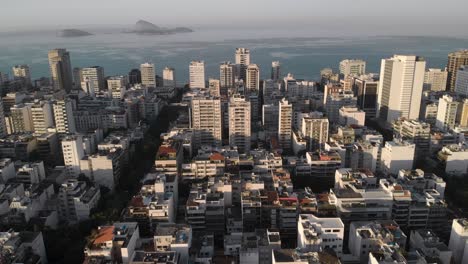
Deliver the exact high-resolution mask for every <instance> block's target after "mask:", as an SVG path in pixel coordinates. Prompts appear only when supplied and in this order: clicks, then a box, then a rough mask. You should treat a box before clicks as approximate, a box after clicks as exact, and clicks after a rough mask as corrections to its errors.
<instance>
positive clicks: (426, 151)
mask: <svg viewBox="0 0 468 264" xmlns="http://www.w3.org/2000/svg"><path fill="white" fill-rule="evenodd" d="M392 126H393V131H394V134H395V137H396V138H400V139H403V140H409V141H411V142H412V143H414V144H415V148H416V149H415V159H416V160H419V161H423V160H424V159H425V158H426V157H428V156H429V155H430V149H431V126H430V125H429V124H427V123H424V122H422V121H418V120H409V119H404V120H396V121H395V122H393V124H392Z"/></svg>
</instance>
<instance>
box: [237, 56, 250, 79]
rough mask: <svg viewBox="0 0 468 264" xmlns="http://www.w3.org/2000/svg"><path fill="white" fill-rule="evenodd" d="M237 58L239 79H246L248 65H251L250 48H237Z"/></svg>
mask: <svg viewBox="0 0 468 264" xmlns="http://www.w3.org/2000/svg"><path fill="white" fill-rule="evenodd" d="M235 58H236V66H237V70H236V74H237V79H239V80H244V81H245V80H246V75H247V73H246V70H247V66H248V65H250V50H249V49H246V48H236V53H235Z"/></svg>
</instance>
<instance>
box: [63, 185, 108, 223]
mask: <svg viewBox="0 0 468 264" xmlns="http://www.w3.org/2000/svg"><path fill="white" fill-rule="evenodd" d="M100 196H101V195H100V192H99V189H97V188H95V187H88V186H86V183H85V182H80V181H77V180H68V181H66V182H65V183H63V184H62V185H61V186H60V189H59V193H58V202H59V206H58V212H59V217H60V219H61V220H64V221H67V222H69V223H77V222H80V221H83V220H87V219H89V217H90V214H91V210H92V209H93V208H95V207H96V206H97V205H98V202H99V198H100Z"/></svg>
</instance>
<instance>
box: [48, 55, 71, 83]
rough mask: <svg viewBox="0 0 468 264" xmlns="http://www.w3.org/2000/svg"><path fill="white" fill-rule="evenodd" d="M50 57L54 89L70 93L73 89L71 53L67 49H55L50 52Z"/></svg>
mask: <svg viewBox="0 0 468 264" xmlns="http://www.w3.org/2000/svg"><path fill="white" fill-rule="evenodd" d="M48 57H49V67H50V73H51V76H52V84H53V86H54V88H55V89H56V90H65V91H66V92H69V91H70V90H71V88H72V87H73V76H72V74H73V72H72V68H71V61H70V53H69V52H68V51H67V50H66V49H53V50H51V51H49V54H48Z"/></svg>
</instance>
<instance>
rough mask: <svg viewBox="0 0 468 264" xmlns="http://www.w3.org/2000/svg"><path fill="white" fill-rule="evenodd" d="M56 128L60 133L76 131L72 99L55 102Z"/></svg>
mask: <svg viewBox="0 0 468 264" xmlns="http://www.w3.org/2000/svg"><path fill="white" fill-rule="evenodd" d="M53 109H54V120H55V128H56V130H57V132H58V133H76V127H75V118H74V117H73V106H72V102H71V101H70V100H68V99H67V100H60V101H56V102H55V103H54V107H53Z"/></svg>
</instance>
